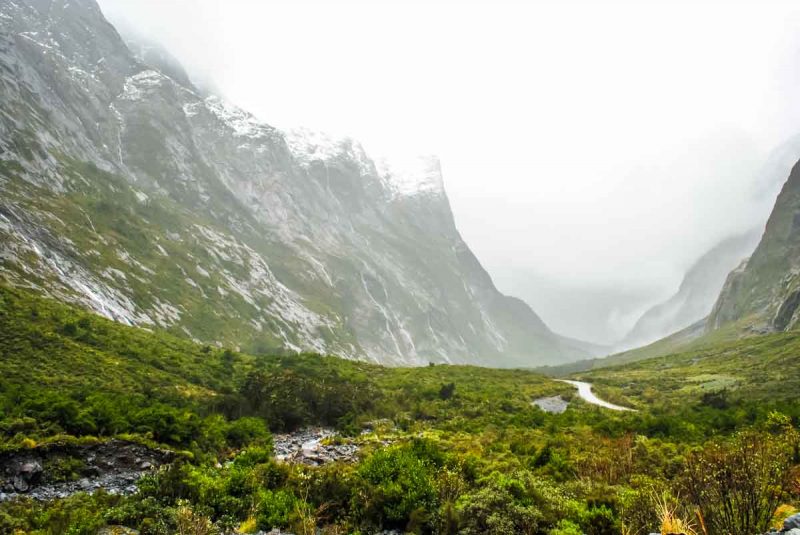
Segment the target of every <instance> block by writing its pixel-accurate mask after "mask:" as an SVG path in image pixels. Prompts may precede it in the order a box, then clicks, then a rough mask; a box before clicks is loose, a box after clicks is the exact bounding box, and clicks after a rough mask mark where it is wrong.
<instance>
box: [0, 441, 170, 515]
mask: <svg viewBox="0 0 800 535" xmlns="http://www.w3.org/2000/svg"><path fill="white" fill-rule="evenodd" d="M174 458H175V454H174V453H173V452H169V451H165V450H158V449H152V448H148V447H146V446H143V445H141V444H136V443H132V442H126V441H121V440H111V441H108V442H104V443H100V444H92V445H74V444H50V445H46V446H43V447H40V448H35V449H33V450H26V451H25V452H24V453H21V452H8V453H4V454H2V455H0V502H2V501H7V500H11V499H14V498H17V497H20V496H27V497H30V498H33V499H35V500H42V501H47V500H52V499H56V498H65V497H67V496H70V495H72V494H75V493H78V492H88V493H93V492H96V491H97V490H99V489H103V490H105V491H107V492H109V493H111V494H131V493H133V492H135V491H136V482H137V481H138V480H139V478H141V477H142V476H143V475H144V474H146V473H147V472H148V471H150V470H152V469H154V468H156V467H158V466H160V465H163V464H166V463H169V462H171V461H172V460H173V459H174ZM67 460H78V461H80V462H79V463H78V464H79V465H80V468H78V469H76V472H75V473H74V474H72V476H73V479H69V476H70V474H67V475H66V476H67V479H69V480H65V474H63V473H59V470H58V469H57V467H58V466H59V465H61V464H63V462H64V461H67ZM137 461H138V462H137Z"/></svg>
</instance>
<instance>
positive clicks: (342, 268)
mask: <svg viewBox="0 0 800 535" xmlns="http://www.w3.org/2000/svg"><path fill="white" fill-rule="evenodd" d="M148 62H149V63H148ZM0 101H2V103H3V105H2V114H0V276H1V277H2V278H3V279H5V280H7V281H10V282H11V283H13V284H20V285H26V286H33V287H35V288H38V289H39V290H40V291H42V292H44V293H48V294H50V295H53V296H55V297H57V298H60V299H67V300H70V301H74V302H78V303H80V304H82V305H84V306H87V307H89V308H92V309H93V310H95V311H97V312H99V313H101V314H104V315H106V316H108V317H111V318H113V319H115V320H118V321H121V322H125V323H129V324H136V325H145V326H158V327H160V328H164V329H168V330H170V331H172V332H173V333H175V334H177V335H180V336H186V337H189V338H192V339H195V340H198V341H202V342H204V343H216V344H226V345H232V346H241V348H242V349H246V350H250V351H259V352H267V351H270V352H276V351H315V352H321V353H332V354H337V355H340V356H344V357H350V358H359V359H371V360H373V361H377V362H381V363H386V364H412V365H413V364H427V363H428V362H429V361H434V362H454V363H472V364H483V365H493V366H536V365H543V364H555V363H562V362H565V361H568V360H573V359H578V358H584V357H587V356H589V355H588V351H587V348H586V347H584V346H583V345H582V344H581V343H579V342H574V341H571V340H567V339H564V338H561V337H559V336H557V335H555V334H553V333H552V332H551V331H550V330H549V329H548V328H547V326H546V325H544V323H543V322H542V321H541V320H540V319H539V318H538V316H537V315H536V314H535V313H534V312H533V311H532V310H531V309H530V308H529V307H528V306H527V305H525V304H524V303H522V302H521V301H518V300H515V299H513V298H510V297H507V296H504V295H502V294H501V293H500V292H499V291H498V290H497V289H496V288H495V286H494V284H493V283H492V280H491V278H490V277H489V275H488V274H487V273H486V271H485V270H484V269H483V267H482V266H481V265H480V263H479V261H478V260H477V258H475V256H474V255H473V254H472V252H471V251H470V249H469V247H468V246H467V245H466V244H465V243H464V241H463V240H462V239H461V237H460V235H459V233H458V231H457V229H456V227H455V223H454V220H453V215H452V213H451V210H450V205H449V202H448V199H447V195H446V193H445V190H444V185H443V180H442V176H441V169H440V167H439V164H438V161H437V160H436V159H435V158H432V157H424V158H417V159H411V160H410V161H409V162H385V161H379V162H377V163H376V162H375V161H374V160H373V159H372V158H371V157H370V156H369V155H368V154H366V153H365V151H364V150H363V148H362V147H361V146H360V145H359V144H358V143H357V142H355V141H353V140H350V139H334V138H330V137H328V136H325V135H321V134H316V133H312V132H308V131H298V132H292V133H284V132H281V131H279V130H277V129H275V128H273V127H271V126H269V125H267V124H265V123H263V122H261V121H260V120H258V119H257V118H255V117H254V116H252V115H251V114H249V113H247V112H246V111H244V110H242V109H239V108H237V107H235V106H233V105H232V104H230V103H228V102H226V101H224V100H223V99H221V98H219V97H216V96H208V95H207V94H205V93H203V92H200V91H198V90H197V89H196V88H195V87H194V86H193V85H192V84H191V82H190V81H189V80H188V78H187V77H186V76H185V73H184V72H183V71H182V69H180V66H179V65H176V64H175V62H174V61H171V60H166V59H165V56H164V55H163V54H156V55H155V56H154V55H153V54H152V53H150V52H148V51H147V50H144V51H143V50H141V49H140V50H137V53H133V52H131V50H130V49H129V48H128V47H127V46H126V44H125V43H124V42H123V40H122V39H121V38H120V36H119V35H118V33H117V31H116V30H115V29H114V27H113V26H111V25H110V24H109V23H108V22H107V21H106V20H105V19H104V18H103V15H102V13H101V11H100V9H99V8H98V6H97V4H96V3H95V2H94V0H69V1H67V0H14V1H8V2H2V3H0Z"/></svg>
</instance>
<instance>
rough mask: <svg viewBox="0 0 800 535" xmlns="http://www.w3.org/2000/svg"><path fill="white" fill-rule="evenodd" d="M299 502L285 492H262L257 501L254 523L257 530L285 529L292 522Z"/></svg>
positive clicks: (292, 495)
mask: <svg viewBox="0 0 800 535" xmlns="http://www.w3.org/2000/svg"><path fill="white" fill-rule="evenodd" d="M298 505H299V501H298V499H297V497H296V496H295V495H294V494H291V493H290V492H288V491H285V490H277V491H272V490H264V491H262V492H261V494H260V496H259V500H258V515H257V516H256V521H257V523H258V527H259V529H263V530H270V529H273V528H285V527H287V526H288V525H289V523H290V522H291V520H292V514H293V513H294V511H295V510H296V509H297V507H298Z"/></svg>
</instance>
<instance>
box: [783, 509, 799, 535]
mask: <svg viewBox="0 0 800 535" xmlns="http://www.w3.org/2000/svg"><path fill="white" fill-rule="evenodd" d="M791 529H800V513H798V514H796V515H792V516H790V517H789V518H787V519H786V520H784V521H783V530H784V531H789V530H791ZM792 535H795V534H792Z"/></svg>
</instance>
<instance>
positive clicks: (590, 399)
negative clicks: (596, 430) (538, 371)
mask: <svg viewBox="0 0 800 535" xmlns="http://www.w3.org/2000/svg"><path fill="white" fill-rule="evenodd" d="M558 381H560V382H562V383H567V384H570V385H572V386H574V387H575V388H577V389H578V395H579V396H580V397H581V399H583V400H584V401H585V402H586V403H591V404H592V405H597V406H598V407H603V408H605V409H611V410H612V411H631V412H636V409H631V408H628V407H621V406H619V405H614V404H613V403H609V402H608V401H605V400H602V399H600V398H599V397H597V396H595V395H594V392H592V385H591V383H584V382H583V381H569V380H567V379H558Z"/></svg>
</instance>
